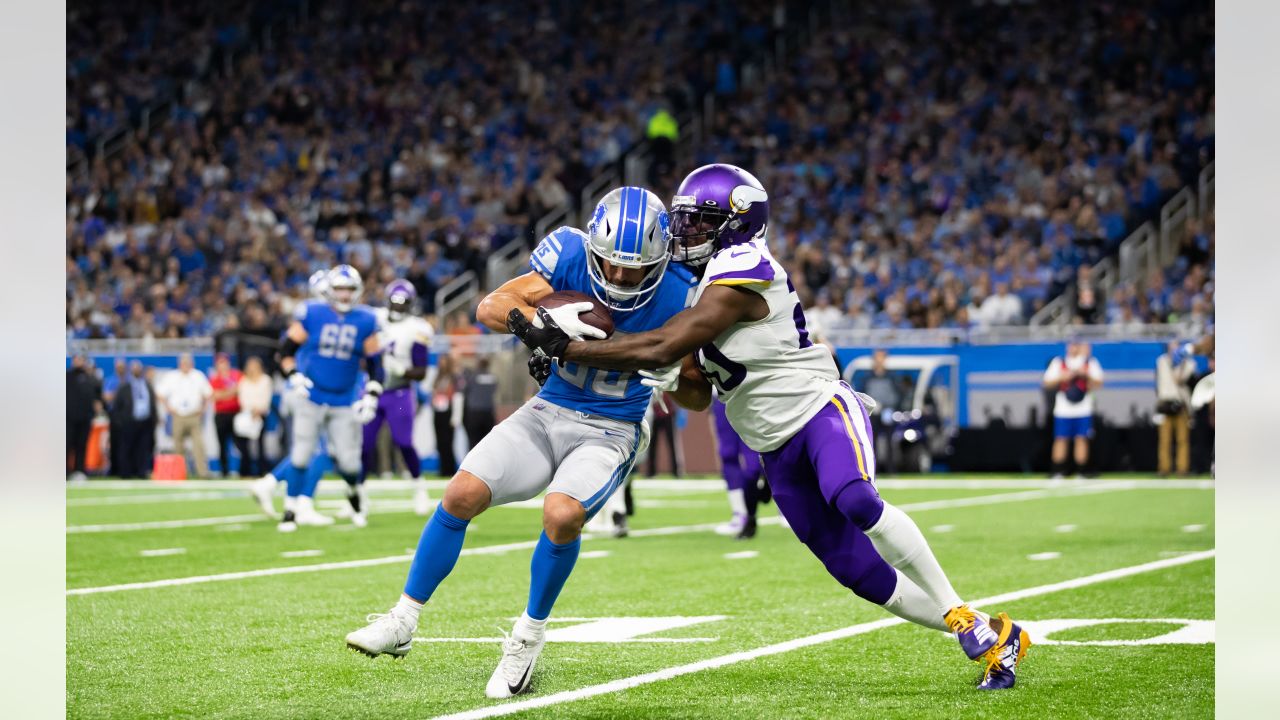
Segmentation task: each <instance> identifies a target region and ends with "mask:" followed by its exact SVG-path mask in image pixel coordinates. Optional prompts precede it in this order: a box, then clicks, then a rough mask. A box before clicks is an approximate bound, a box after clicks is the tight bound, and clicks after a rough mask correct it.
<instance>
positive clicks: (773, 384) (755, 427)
mask: <svg viewBox="0 0 1280 720" xmlns="http://www.w3.org/2000/svg"><path fill="white" fill-rule="evenodd" d="M710 285H732V286H735V287H741V288H744V289H748V290H751V291H754V292H757V293H760V295H761V296H762V297H763V298H764V299H765V302H766V303H768V306H769V315H768V316H767V317H765V318H764V319H763V320H756V321H750V322H740V323H735V324H734V325H733V326H732V327H730V328H729V329H728V330H725V331H724V333H722V334H721V335H720V337H718V338H716V339H715V341H714V342H713V343H711V344H709V345H705V346H703V347H702V349H700V350H698V353H697V358H698V365H699V366H701V368H702V370H703V372H704V373H706V375H707V377H708V379H710V380H711V382H712V383H713V384H714V385H715V386H716V389H717V390H718V391H719V393H720V399H721V400H722V401H723V402H724V405H725V411H726V415H727V416H728V418H729V424H731V425H732V426H733V429H734V430H736V431H737V432H738V434H739V435H741V436H742V439H743V441H745V442H746V443H747V446H748V447H750V448H751V449H752V450H755V451H756V452H768V451H770V450H774V449H776V448H777V447H778V446H779V445H782V443H784V442H786V441H787V440H788V439H790V438H791V436H793V435H795V434H796V433H797V432H799V431H800V428H802V427H803V426H804V424H805V423H806V422H808V421H809V419H810V418H812V417H813V416H814V415H816V414H817V412H818V411H819V410H820V409H822V407H823V406H824V405H826V404H827V403H828V402H830V401H831V398H832V396H833V395H835V392H836V389H837V388H838V387H839V386H840V374H839V372H838V371H837V370H836V364H835V361H834V360H833V359H832V358H831V353H830V352H828V350H827V348H825V347H823V346H822V345H815V344H814V343H813V342H811V341H810V340H809V333H808V331H807V329H806V328H805V318H804V311H803V310H802V309H801V307H800V298H799V296H798V295H796V291H795V286H793V285H792V284H791V280H790V279H788V278H787V271H786V270H784V269H783V268H782V265H780V264H778V262H777V261H776V260H774V259H773V255H771V254H770V253H769V248H768V246H767V245H766V244H765V241H764V240H753V241H751V242H750V243H743V244H740V245H734V246H731V247H727V248H723V249H721V250H719V251H717V252H716V254H715V255H713V256H712V257H711V260H710V261H709V262H708V263H707V267H706V269H705V271H704V272H703V275H702V281H701V282H700V283H699V285H698V290H697V295H696V296H695V302H696V300H697V299H699V298H701V297H702V293H704V292H706V289H707V287H708V286H710Z"/></svg>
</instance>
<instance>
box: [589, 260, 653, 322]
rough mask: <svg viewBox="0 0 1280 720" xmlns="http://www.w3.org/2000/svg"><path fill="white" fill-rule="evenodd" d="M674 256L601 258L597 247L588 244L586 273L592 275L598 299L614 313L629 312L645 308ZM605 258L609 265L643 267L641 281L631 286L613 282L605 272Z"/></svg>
mask: <svg viewBox="0 0 1280 720" xmlns="http://www.w3.org/2000/svg"><path fill="white" fill-rule="evenodd" d="M670 259H671V256H670V255H668V254H666V253H663V254H662V256H661V257H659V258H658V259H656V260H652V261H650V262H648V263H624V262H621V261H619V260H616V259H614V258H608V257H602V256H601V255H600V253H599V252H597V251H596V249H595V247H592V246H588V253H587V274H588V275H590V276H591V290H592V293H593V294H594V295H595V296H596V299H597V300H599V301H600V302H602V303H604V304H605V306H606V307H608V308H609V309H610V310H612V311H614V312H627V311H630V310H637V309H639V308H641V307H644V306H645V305H646V304H648V302H649V301H650V300H652V299H653V297H654V295H656V294H657V293H656V290H657V289H658V283H660V282H662V276H663V275H664V274H666V272H667V263H668V262H669V261H670ZM604 261H608V263H609V264H610V265H613V266H616V267H624V268H643V269H644V270H645V273H644V276H643V277H642V278H641V279H640V282H638V283H636V284H635V285H632V286H627V285H619V284H616V283H613V282H610V281H609V279H608V276H607V273H606V272H605V268H604Z"/></svg>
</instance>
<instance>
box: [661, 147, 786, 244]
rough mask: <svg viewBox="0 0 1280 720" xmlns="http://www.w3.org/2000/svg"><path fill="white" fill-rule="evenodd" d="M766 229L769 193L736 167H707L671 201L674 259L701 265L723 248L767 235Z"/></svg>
mask: <svg viewBox="0 0 1280 720" xmlns="http://www.w3.org/2000/svg"><path fill="white" fill-rule="evenodd" d="M768 225H769V194H768V193H766V192H765V191H764V186H763V185H761V184H760V181H759V180H757V179H756V178H755V176H754V175H752V174H751V173H749V172H747V171H746V170H743V169H742V168H740V167H735V166H733V165H725V164H723V163H716V164H714V165H704V166H702V167H700V168H698V169H697V170H694V171H693V172H691V173H689V175H688V177H686V178H685V179H684V182H682V183H680V189H679V190H676V195H675V197H674V198H672V199H671V257H672V259H674V260H675V261H676V262H681V263H685V264H686V265H694V266H697V265H703V264H705V263H706V262H707V261H708V260H710V259H711V255H712V254H713V253H715V251H716V250H718V249H720V248H723V247H728V246H730V245H737V244H739V243H744V242H748V241H750V240H754V239H756V238H762V237H764V234H765V229H766V228H767V227H768Z"/></svg>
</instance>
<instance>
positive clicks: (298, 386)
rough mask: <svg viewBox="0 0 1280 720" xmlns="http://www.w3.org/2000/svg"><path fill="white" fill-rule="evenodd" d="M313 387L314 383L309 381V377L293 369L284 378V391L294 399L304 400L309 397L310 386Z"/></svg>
mask: <svg viewBox="0 0 1280 720" xmlns="http://www.w3.org/2000/svg"><path fill="white" fill-rule="evenodd" d="M313 387H315V383H313V382H311V378H309V377H307V376H306V375H303V374H302V373H300V372H298V371H297V370H294V371H293V372H292V373H290V374H289V377H288V378H286V379H285V384H284V391H285V393H286V394H287V395H288V396H289V397H291V398H293V399H295V400H305V399H307V398H309V397H311V388H313Z"/></svg>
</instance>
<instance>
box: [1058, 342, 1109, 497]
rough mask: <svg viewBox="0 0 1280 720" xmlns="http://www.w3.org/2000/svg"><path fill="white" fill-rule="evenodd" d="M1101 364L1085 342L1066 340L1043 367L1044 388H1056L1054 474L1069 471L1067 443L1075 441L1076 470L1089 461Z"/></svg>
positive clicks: (1077, 472) (1073, 443)
mask: <svg viewBox="0 0 1280 720" xmlns="http://www.w3.org/2000/svg"><path fill="white" fill-rule="evenodd" d="M1102 379H1103V376H1102V365H1101V364H1099V363H1098V359H1097V358H1095V357H1093V352H1092V348H1091V347H1090V346H1089V343H1086V342H1079V341H1074V342H1069V343H1067V352H1066V355H1064V356H1058V357H1055V358H1053V359H1052V360H1050V361H1049V367H1048V368H1046V369H1045V371H1044V387H1045V389H1053V390H1056V391H1057V392H1056V394H1055V395H1054V401H1053V413H1052V415H1053V451H1052V453H1051V455H1050V459H1051V461H1052V462H1053V468H1052V472H1053V477H1055V478H1061V477H1063V476H1064V475H1065V473H1066V464H1067V444H1068V442H1070V443H1072V445H1073V449H1074V453H1073V455H1074V458H1075V463H1076V474H1077V475H1083V474H1084V473H1085V471H1086V468H1087V467H1088V465H1089V444H1090V442H1091V441H1092V440H1093V413H1094V393H1096V392H1097V390H1098V388H1100V387H1102Z"/></svg>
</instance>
